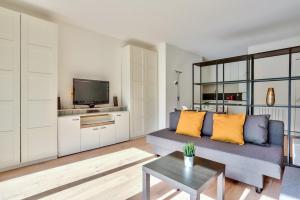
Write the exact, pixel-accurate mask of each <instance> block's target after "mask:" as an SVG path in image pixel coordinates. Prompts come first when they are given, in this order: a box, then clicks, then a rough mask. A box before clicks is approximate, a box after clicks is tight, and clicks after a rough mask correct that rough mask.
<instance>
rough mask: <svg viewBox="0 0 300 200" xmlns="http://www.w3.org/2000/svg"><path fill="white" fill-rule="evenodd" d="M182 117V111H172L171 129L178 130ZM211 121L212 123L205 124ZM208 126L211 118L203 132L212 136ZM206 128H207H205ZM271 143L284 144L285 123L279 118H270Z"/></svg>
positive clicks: (204, 126)
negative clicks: (208, 131) (208, 132)
mask: <svg viewBox="0 0 300 200" xmlns="http://www.w3.org/2000/svg"><path fill="white" fill-rule="evenodd" d="M179 117H180V112H179V111H176V112H171V113H170V122H169V129H170V130H172V131H175V130H176V127H177V124H178V120H179ZM205 123H210V124H205ZM207 127H211V128H212V124H211V120H204V124H203V128H202V132H206V134H204V135H206V136H210V135H209V134H207ZM204 129H206V130H204ZM269 144H274V145H280V146H283V144H284V123H283V122H282V121H277V120H269Z"/></svg>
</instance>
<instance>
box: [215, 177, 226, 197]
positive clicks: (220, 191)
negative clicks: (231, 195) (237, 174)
mask: <svg viewBox="0 0 300 200" xmlns="http://www.w3.org/2000/svg"><path fill="white" fill-rule="evenodd" d="M224 189H225V177H224V173H221V174H220V175H219V176H218V178H217V200H224Z"/></svg>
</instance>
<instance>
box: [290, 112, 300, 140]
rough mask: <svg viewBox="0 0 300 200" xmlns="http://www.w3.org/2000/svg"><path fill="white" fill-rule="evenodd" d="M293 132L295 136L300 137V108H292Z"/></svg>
mask: <svg viewBox="0 0 300 200" xmlns="http://www.w3.org/2000/svg"><path fill="white" fill-rule="evenodd" d="M291 131H292V134H293V135H297V136H300V108H292V121H291Z"/></svg>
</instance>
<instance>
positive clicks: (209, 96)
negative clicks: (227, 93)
mask: <svg viewBox="0 0 300 200" xmlns="http://www.w3.org/2000/svg"><path fill="white" fill-rule="evenodd" d="M216 88H217V87H216V84H209V85H203V94H202V98H203V101H209V102H212V101H215V100H216Z"/></svg>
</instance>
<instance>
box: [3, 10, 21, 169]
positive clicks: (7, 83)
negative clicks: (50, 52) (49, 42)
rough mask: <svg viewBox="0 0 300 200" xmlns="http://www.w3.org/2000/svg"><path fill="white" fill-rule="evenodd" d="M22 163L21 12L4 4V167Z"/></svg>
mask: <svg viewBox="0 0 300 200" xmlns="http://www.w3.org/2000/svg"><path fill="white" fill-rule="evenodd" d="M19 163H20V14H19V13H17V12H14V11H10V10H7V9H4V8H1V7H0V168H5V167H9V166H13V165H17V164H19Z"/></svg>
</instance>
